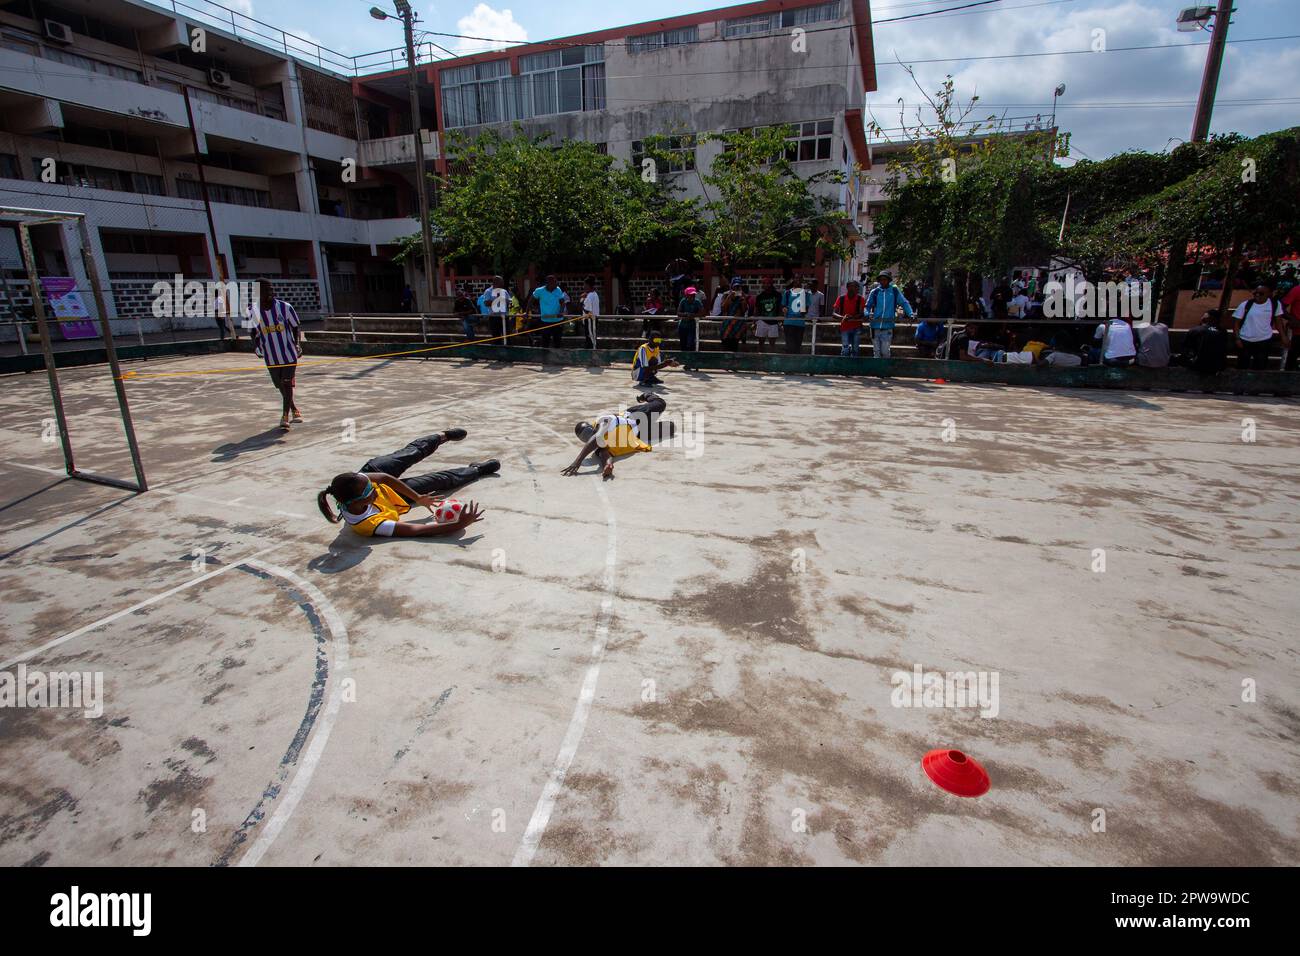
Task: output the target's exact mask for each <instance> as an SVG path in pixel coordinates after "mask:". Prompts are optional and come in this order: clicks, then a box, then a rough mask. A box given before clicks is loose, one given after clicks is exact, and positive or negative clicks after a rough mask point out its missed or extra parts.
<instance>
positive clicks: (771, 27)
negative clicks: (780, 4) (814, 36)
mask: <svg viewBox="0 0 1300 956" xmlns="http://www.w3.org/2000/svg"><path fill="white" fill-rule="evenodd" d="M839 18H840V0H832V2H831V3H821V4H818V5H817V6H815V7H800V8H799V9H797V10H785V11H783V12H781V13H764V14H760V15H759V16H756V17H740V18H738V19H735V20H727V21H726V22H725V23H724V25H723V36H724V37H726V38H727V39H728V40H737V39H741V38H743V37H753V36H762V35H764V34H767V33H775V32H776V31H777V30H783V29H789V28H790V27H801V26H805V25H807V24H809V23H824V22H826V21H827V20H838V19H839Z"/></svg>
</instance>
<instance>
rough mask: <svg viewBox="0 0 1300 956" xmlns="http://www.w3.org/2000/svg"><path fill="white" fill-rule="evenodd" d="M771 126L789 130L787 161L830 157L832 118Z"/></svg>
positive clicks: (743, 128) (746, 130) (832, 131)
mask: <svg viewBox="0 0 1300 956" xmlns="http://www.w3.org/2000/svg"><path fill="white" fill-rule="evenodd" d="M773 126H785V127H789V129H790V130H791V133H790V135H789V136H788V137H786V142H787V143H788V144H789V145H788V146H786V149H785V158H786V160H788V161H789V162H792V163H803V162H809V161H813V160H821V159H830V158H831V140H832V139H834V133H835V121H834V120H828V119H827V120H811V121H809V122H807V123H774V124H773ZM770 128H772V127H767V126H746V127H742V128H741V129H729V130H727V132H728V133H749V132H752V131H753V130H756V129H770ZM725 148H726V147H724V149H725ZM846 155H847V154H846Z"/></svg>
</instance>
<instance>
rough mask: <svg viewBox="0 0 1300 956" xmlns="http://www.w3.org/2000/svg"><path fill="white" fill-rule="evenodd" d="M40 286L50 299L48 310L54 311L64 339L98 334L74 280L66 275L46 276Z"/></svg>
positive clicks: (86, 337)
mask: <svg viewBox="0 0 1300 956" xmlns="http://www.w3.org/2000/svg"><path fill="white" fill-rule="evenodd" d="M41 288H42V289H44V290H45V295H46V296H47V297H48V298H49V300H50V311H51V312H53V313H54V318H55V319H56V320H57V321H58V324H59V331H60V332H62V333H63V337H64V338H65V339H93V338H95V337H96V336H98V335H99V329H97V328H96V327H95V323H94V322H93V321H91V318H90V313H89V312H88V311H87V310H86V303H85V302H84V301H83V300H82V298H81V292H80V291H79V290H78V289H77V283H76V281H75V280H73V279H70V278H68V277H67V276H47V277H45V278H43V279H41Z"/></svg>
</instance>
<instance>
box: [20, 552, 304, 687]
mask: <svg viewBox="0 0 1300 956" xmlns="http://www.w3.org/2000/svg"><path fill="white" fill-rule="evenodd" d="M283 546H284V542H280V543H279V544H273V545H271V547H269V548H263V549H262V550H261V551H258V552H255V553H254V554H250V555H249V556H248V557H247V558H242V559H240V560H239V561H235V562H234V563H232V564H226V565H223V566H222V567H219V568H217V569H216V570H215V571H209V572H208V573H207V574H201V575H199V576H198V577H196V578H194V579H193V580H191V581H186V582H185V583H184V584H178V585H176V587H174V588H168V589H167V590H166V591H163V592H162V593H161V594H155V595H154V596H153V597H151V598H145V599H144V600H143V601H141V602H140V603H139V604H133V605H131V606H130V607H128V608H125V609H123V610H121V611H118V612H117V613H116V614H110V615H109V616H108V617H101V618H100V619H99V620H98V621H94V622H92V623H90V624H87V625H85V626H84V627H79V628H77V629H76V630H75V631H69V632H68V633H67V634H64V635H63V636H62V637H56V638H54V640H52V641H46V642H45V643H44V644H42V645H41V646H40V647H35V648H32V649H31V650H30V651H26V652H24V653H22V654H19V655H18V656H17V657H14V658H10V659H9V660H7V661H4V662H3V663H0V670H7V669H8V668H10V667H12V666H13V665H14V664H18V663H20V662H22V661H27V660H31V659H32V658H33V657H35V656H36V655H37V654H43V653H45V652H46V651H48V650H50V649H52V648H55V647H58V646H59V645H61V644H66V643H67V642H68V641H71V640H73V639H74V638H78V637H80V636H81V635H82V634H85V633H87V632H89V631H93V630H95V629H96V628H98V627H103V626H104V625H105V624H112V623H113V622H114V621H116V620H117V619H118V618H121V617H125V616H126V615H128V614H134V613H135V612H136V611H139V610H141V609H142V608H146V607H149V605H151V604H157V603H158V602H159V601H161V600H163V599H164V598H169V597H171V596H172V595H173V594H176V593H178V592H180V591H184V590H185V589H186V588H192V587H194V585H196V584H202V583H203V582H204V581H208V580H210V579H212V578H215V577H216V576H217V575H218V574H225V573H226V572H227V571H229V570H230V569H232V568H237V567H239V565H241V564H245V563H247V562H249V561H251V560H252V559H254V558H257V557H260V556H261V555H263V554H266V553H267V552H269V551H274V550H275V549H276V548H279V547H283Z"/></svg>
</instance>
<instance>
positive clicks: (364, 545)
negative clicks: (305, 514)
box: [307, 522, 483, 574]
mask: <svg viewBox="0 0 1300 956" xmlns="http://www.w3.org/2000/svg"><path fill="white" fill-rule="evenodd" d="M415 523H416V524H421V523H423V522H415ZM482 537H483V535H482V534H473V535H470V536H468V537H463V538H458V537H456V536H454V535H450V536H447V537H433V538H384V537H378V536H377V537H373V538H361V537H360V535H356V534H353V533H352V531H350V530H349V529H347V528H342V529H340V531H339V533H338V535H337V537H335V538H334V540H333V541H331V542H330V545H329V550H328V551H326V552H325V553H324V554H318V555H316V557H314V558H312V559H311V560H310V561H308V562H307V567H308V568H310V569H311V570H313V571H318V572H320V573H321V574H339V573H340V572H342V571H351V570H352V569H353V568H355V567H356V566H357V565H359V564H360V563H361V562H362V561H364V560H366V558H368V557H370V553H371V552H372V551H374V550H375V548H377V547H382V546H385V545H392V544H398V543H400V544H404V545H405V546H407V547H410V548H428V547H431V546H433V545H449V544H450V545H455V546H456V547H459V548H467V547H469V546H470V545H472V544H475V543H477V542H478V541H479V540H480V539H481V538H482ZM411 556H412V557H413V556H414V554H412V555H411Z"/></svg>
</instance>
